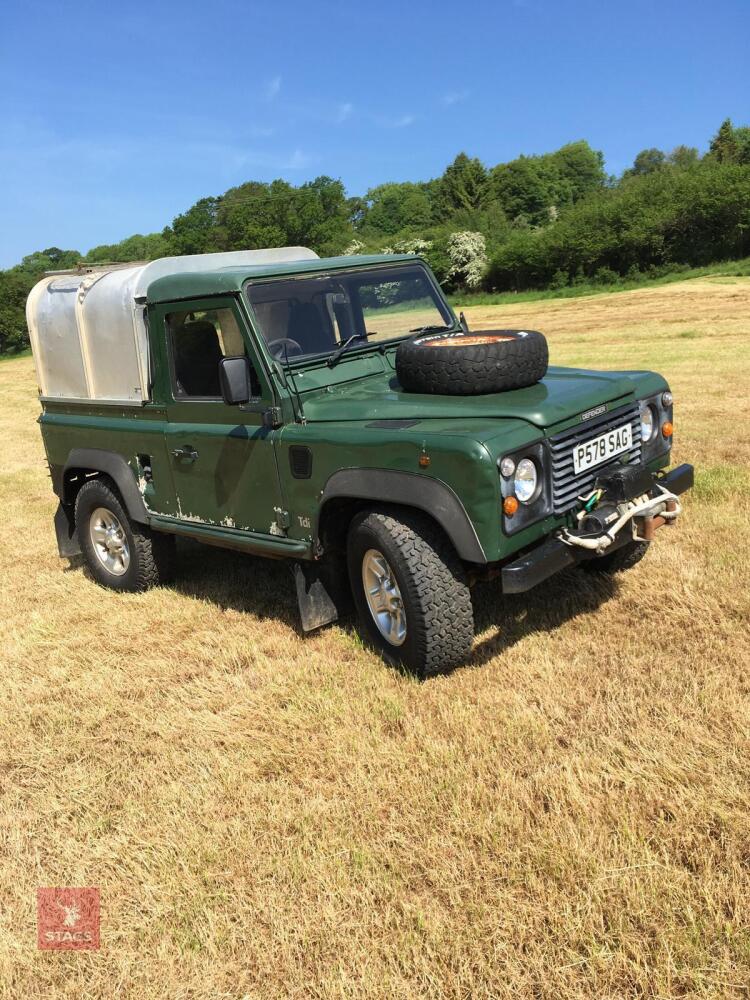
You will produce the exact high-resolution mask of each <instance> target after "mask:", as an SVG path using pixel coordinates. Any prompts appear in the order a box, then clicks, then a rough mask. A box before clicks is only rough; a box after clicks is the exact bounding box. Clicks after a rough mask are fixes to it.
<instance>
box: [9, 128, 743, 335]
mask: <svg viewBox="0 0 750 1000" xmlns="http://www.w3.org/2000/svg"><path fill="white" fill-rule="evenodd" d="M298 244H301V245H304V246H310V247H312V248H313V249H314V250H316V251H317V252H318V253H319V254H320V255H321V256H334V255H336V254H341V253H350V254H351V253H370V252H407V253H408V252H413V253H420V254H421V255H422V256H424V257H425V258H426V259H427V260H428V261H429V263H430V265H431V266H432V268H433V270H434V271H435V274H436V276H437V278H438V280H439V281H440V282H441V283H442V284H443V286H444V287H445V288H446V289H447V290H448V291H456V290H458V291H473V290H485V291H495V290H496V291H509V290H519V291H520V290H525V289H533V288H562V287H565V286H567V285H571V284H576V283H580V282H591V281H593V282H600V283H602V284H605V283H606V284H609V283H612V282H613V281H617V280H618V279H622V278H626V279H629V280H632V279H634V278H639V277H643V276H646V277H647V276H649V275H658V274H661V273H664V272H666V271H668V270H670V269H675V268H678V267H681V266H696V265H704V264H709V263H713V262H717V261H722V260H728V259H733V258H739V257H744V256H747V255H750V128H748V127H735V126H734V125H733V124H732V122H731V121H730V120H729V119H727V120H726V121H724V122H723V123H722V124H721V126H720V127H719V129H718V131H717V133H716V134H715V135H714V137H713V138H712V139H711V141H710V145H709V148H708V151H707V152H706V153H705V154H704V155H702V156H701V155H700V154H699V152H698V150H697V149H695V148H693V147H688V146H678V147H677V148H676V149H674V150H672V151H670V152H666V151H664V150H660V149H645V150H643V151H641V152H640V153H639V154H638V155H637V156H636V158H635V160H634V162H633V165H632V167H630V168H628V169H627V170H625V171H624V172H623V173H622V175H621V176H620V177H612V176H608V175H607V174H606V172H605V169H604V157H603V155H602V153H600V152H598V151H596V150H593V149H592V148H591V147H590V146H589V144H588V143H587V142H585V141H578V142H573V143H569V144H568V145H565V146H563V147H562V148H561V149H558V150H556V151H555V152H552V153H546V154H544V155H540V156H519V157H518V158H516V159H514V160H511V161H510V162H508V163H501V164H498V165H496V166H494V167H491V168H487V167H486V166H485V165H484V164H483V163H482V162H481V161H480V160H478V159H476V158H472V157H469V156H467V155H466V154H465V153H460V154H459V155H458V156H457V157H456V158H455V160H454V161H453V162H452V163H451V164H450V165H449V166H448V167H447V168H446V170H445V171H444V173H443V174H442V175H441V176H440V177H437V178H434V179H433V180H430V181H425V182H411V181H405V182H393V183H386V184H380V185H378V186H377V187H374V188H371V189H370V190H369V191H368V192H367V193H366V194H365V195H363V196H361V197H349V196H347V192H346V191H345V189H344V186H343V184H342V183H341V181H339V180H335V179H333V178H330V177H318V178H316V179H315V180H313V181H309V182H308V183H305V184H302V185H299V186H294V185H292V184H289V183H287V182H286V181H283V180H275V181H272V182H270V183H261V182H258V181H249V182H247V183H245V184H240V185H238V186H237V187H234V188H230V189H229V190H228V191H226V192H225V193H224V194H222V195H218V196H215V197H207V198H201V199H200V200H199V201H198V202H196V204H194V205H193V206H191V207H190V208H189V209H188V210H187V211H186V212H184V213H182V214H181V215H178V216H177V217H176V218H175V219H174V220H173V222H172V224H171V225H170V226H167V227H166V228H165V229H164V230H163V231H162V232H160V233H151V234H148V235H145V236H143V235H139V234H136V235H134V236H129V237H128V238H127V239H124V240H122V241H121V242H120V243H114V244H106V245H102V246H98V247H94V248H93V249H92V250H89V252H88V253H86V254H81V253H79V252H78V251H76V250H61V249H59V248H57V247H52V248H48V249H46V250H41V251H38V252H37V253H33V254H30V255H29V256H27V257H24V258H23V260H22V261H21V263H20V264H18V265H16V266H15V267H12V268H10V269H9V270H7V271H0V353H7V352H13V351H17V350H21V349H23V348H24V347H26V346H27V345H28V333H27V330H26V321H25V314H24V303H25V299H26V296H27V295H28V292H29V290H30V288H31V287H32V285H33V284H34V283H35V282H36V281H37V280H38V279H39V277H41V275H42V274H43V273H44V272H45V271H48V270H60V269H64V268H69V267H75V266H76V265H78V264H79V263H83V264H96V263H104V262H128V261H145V260H154V259H156V258H158V257H164V256H169V255H172V254H194V253H211V252H215V251H222V250H233V249H253V248H257V247H269V246H290V245H298Z"/></svg>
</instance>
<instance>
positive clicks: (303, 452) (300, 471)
mask: <svg viewBox="0 0 750 1000" xmlns="http://www.w3.org/2000/svg"><path fill="white" fill-rule="evenodd" d="M289 468H290V469H291V470H292V475H293V476H294V478H295V479H309V478H310V476H311V475H312V452H311V451H310V449H309V448H305V447H304V446H303V445H301V444H293V445H292V447H291V448H290V449H289Z"/></svg>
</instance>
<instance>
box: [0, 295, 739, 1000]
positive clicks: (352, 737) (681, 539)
mask: <svg viewBox="0 0 750 1000" xmlns="http://www.w3.org/2000/svg"><path fill="white" fill-rule="evenodd" d="M469 320H470V322H471V323H472V325H475V326H477V327H481V326H484V327H489V326H526V327H536V328H538V329H541V330H543V331H544V332H545V333H547V335H548V337H549V340H550V348H551V355H552V360H553V362H556V363H564V364H567V363H570V364H574V365H586V366H592V367H596V366H599V367H617V368H646V367H649V368H656V369H658V370H661V371H663V372H664V373H665V374H666V375H667V377H668V378H669V380H670V382H671V385H672V389H673V391H674V394H675V399H676V407H675V410H676V419H675V427H676V437H675V441H676V445H675V459H676V460H677V461H691V462H694V464H695V465H696V467H697V470H698V471H697V482H696V489H695V491H694V493H693V494H692V496H691V497H690V498H689V499H688V500H687V502H686V512H685V515H684V518H683V520H682V522H681V524H680V526H679V527H678V528H676V529H674V530H671V529H670V530H663V531H662V532H660V534H659V536H658V537H657V541H656V543H655V545H654V546H653V548H652V551H651V552H650V553H649V555H648V557H647V558H646V559H645V560H644V561H643V562H642V563H641V564H640V565H639V566H638V567H637V568H636V569H634V570H633V571H632V572H630V573H629V574H626V575H625V576H624V577H622V578H618V579H617V580H616V581H614V582H608V581H606V580H603V579H600V578H597V577H596V576H592V575H588V574H584V573H583V572H580V571H577V572H570V573H568V574H565V575H562V576H560V577H559V578H557V579H553V580H552V581H550V582H549V583H548V584H546V585H544V586H542V587H540V588H538V590H537V591H535V592H532V593H531V594H530V595H528V596H527V597H514V598H507V599H503V598H502V597H501V595H500V593H499V591H498V588H497V587H496V586H492V585H485V586H483V587H482V588H480V589H478V590H477V591H476V592H475V596H476V607H477V623H478V635H477V640H476V644H475V648H474V653H473V659H472V661H471V663H470V664H469V665H468V666H467V667H466V668H464V669H460V670H457V671H455V672H454V673H453V674H451V675H450V676H446V677H442V678H438V679H436V680H433V681H430V682H427V683H424V684H420V683H418V682H416V681H414V680H412V679H410V678H409V677H405V676H402V675H401V674H399V673H397V672H395V671H393V670H391V669H389V668H388V667H386V666H385V665H384V664H383V663H382V662H381V661H380V660H379V659H377V658H376V657H375V656H374V655H372V654H371V653H370V652H369V651H367V650H366V649H365V648H363V646H362V644H361V643H360V642H359V640H358V639H357V637H356V633H355V632H354V631H353V629H352V628H351V627H350V626H349V625H345V626H342V627H334V628H330V629H327V630H325V631H321V632H320V633H317V634H315V635H313V636H312V637H309V638H306V639H305V638H302V636H301V635H300V633H299V632H298V629H297V625H296V615H295V605H294V598H293V589H292V585H291V578H290V576H289V573H288V569H287V568H285V566H283V565H281V564H278V563H264V562H261V561H256V560H252V559H248V558H245V557H241V556H239V555H234V554H232V553H227V552H222V551H220V550H218V549H208V548H202V547H199V546H195V545H187V544H186V545H184V546H182V547H181V548H180V550H179V577H178V580H177V582H176V584H175V585H174V586H173V587H171V588H169V589H160V590H155V591H152V592H150V593H148V594H145V595H142V596H117V595H115V594H113V593H110V592H107V591H104V590H101V589H99V588H98V587H97V586H96V585H95V584H94V583H92V582H91V580H90V579H88V578H87V576H86V574H85V573H84V571H83V570H82V569H81V568H80V567H79V566H73V567H68V565H67V564H66V563H64V562H61V561H60V560H59V559H58V558H57V555H56V549H55V542H54V534H53V530H52V514H53V510H54V503H53V496H52V492H51V488H50V484H49V481H48V479H47V475H46V469H45V464H44V456H43V451H42V446H41V441H40V437H39V432H38V428H37V426H36V424H35V417H36V415H37V412H38V403H37V401H36V395H35V381H34V374H33V369H32V363H31V360H30V359H28V358H24V359H19V360H16V361H6V362H2V363H0V497H1V498H2V517H1V518H0V546H1V548H0V573H1V574H2V576H1V578H0V579H1V580H2V589H1V592H0V642H1V643H2V646H1V650H2V654H1V655H2V685H1V686H0V705H1V710H0V995H2V996H3V997H8V998H37V997H55V998H57V997H65V998H70V1000H83V998H104V997H106V998H109V997H122V998H128V1000H130V998H133V1000H151V998H164V997H169V998H175V1000H187V998H204V997H206V998H208V997H212V998H219V997H221V998H231V1000H240V998H256V997H257V998H284V997H295V998H308V997H310V998H344V997H357V998H359V997H362V998H376V997H377V998H381V997H382V998H385V997H388V998H390V997H395V998H428V997H429V998H436V1000H437V998H455V1000H458V998H466V1000H469V998H471V1000H474V998H477V1000H480V998H505V997H508V998H510V997H513V998H525V997H533V998H536V1000H542V998H544V1000H567V998H573V997H591V998H597V1000H607V998H609V1000H620V998H625V997H650V998H652V997H653V998H656V997H701V998H703V997H717V998H718V997H746V996H750V636H749V635H748V619H749V610H750V608H749V603H748V591H749V587H750V499H749V496H750V402H749V397H750V279H742V278H731V279H730V278H712V279H696V280H693V281H689V282H684V283H681V284H673V285H668V286H665V287H661V288H654V289H643V290H638V291H632V292H623V293H620V294H611V295H602V296H595V297H591V298H583V299H573V300H567V301H555V300H552V301H545V302H541V303H528V304H519V305H518V306H494V307H477V308H476V309H474V310H470V311H469ZM55 885H97V886H100V888H101V898H102V947H101V950H100V951H93V952H62V953H55V952H40V951H37V948H36V930H35V891H36V888H37V886H55Z"/></svg>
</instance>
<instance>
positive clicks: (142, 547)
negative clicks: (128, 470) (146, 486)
mask: <svg viewBox="0 0 750 1000" xmlns="http://www.w3.org/2000/svg"><path fill="white" fill-rule="evenodd" d="M75 521H76V531H77V533H78V541H79V544H80V546H81V552H82V553H83V556H84V559H85V560H86V563H87V565H88V568H89V570H90V571H91V575H92V576H93V577H94V579H95V580H97V581H98V582H99V583H101V584H103V586H105V587H110V588H111V589H112V590H127V591H141V590H146V589H147V588H148V587H154V586H156V585H157V584H159V583H165V582H166V581H167V580H168V579H169V578H170V576H171V573H172V565H173V556H174V539H173V538H172V537H171V536H168V535H158V534H155V533H154V532H151V531H149V530H148V528H145V527H144V526H143V525H141V524H136V523H135V522H133V521H131V520H130V518H129V517H128V513H127V511H126V510H125V508H124V506H123V504H122V501H121V500H120V497H119V495H118V494H117V493H116V492H115V490H114V488H113V485H112V484H111V483H110V482H109V481H108V480H106V479H92V480H90V481H89V482H87V483H85V485H84V486H82V487H81V489H80V490H79V492H78V496H77V497H76V509H75Z"/></svg>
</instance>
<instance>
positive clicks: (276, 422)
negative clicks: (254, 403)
mask: <svg viewBox="0 0 750 1000" xmlns="http://www.w3.org/2000/svg"><path fill="white" fill-rule="evenodd" d="M283 423H284V418H283V416H282V413H281V407H280V406H269V407H268V409H267V410H264V411H263V426H264V427H281V425H282V424H283Z"/></svg>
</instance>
